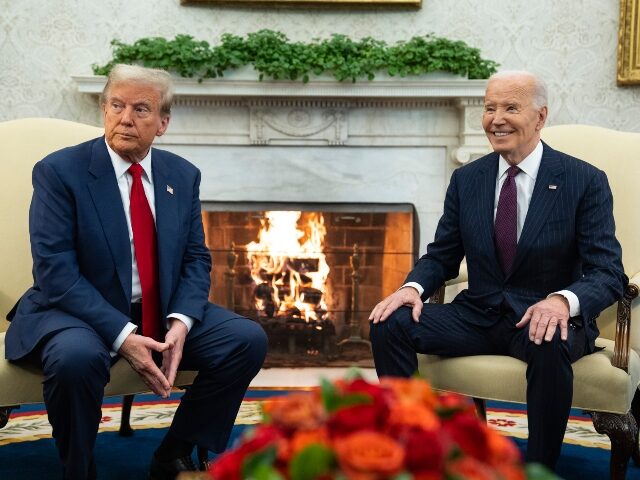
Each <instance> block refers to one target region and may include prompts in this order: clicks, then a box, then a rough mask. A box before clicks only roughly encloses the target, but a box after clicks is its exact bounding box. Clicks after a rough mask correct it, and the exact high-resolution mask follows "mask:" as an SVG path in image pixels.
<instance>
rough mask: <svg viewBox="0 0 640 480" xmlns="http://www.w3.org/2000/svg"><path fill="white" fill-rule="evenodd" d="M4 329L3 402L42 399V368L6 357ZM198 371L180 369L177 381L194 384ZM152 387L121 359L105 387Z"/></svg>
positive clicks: (0, 347) (109, 392)
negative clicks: (16, 362) (17, 362)
mask: <svg viewBox="0 0 640 480" xmlns="http://www.w3.org/2000/svg"><path fill="white" fill-rule="evenodd" d="M4 336H5V334H4V333H0V385H2V388H0V406H6V405H23V404H28V403H41V402H43V398H42V372H41V370H40V369H39V368H36V367H32V366H27V365H22V364H20V365H16V364H15V363H11V362H9V361H7V360H5V358H4ZM196 373H197V372H193V371H183V372H178V376H177V378H176V381H175V384H176V385H178V386H184V385H191V383H193V379H194V378H195V376H196ZM148 391H149V387H147V386H146V385H145V383H144V382H143V381H142V379H141V378H140V375H138V374H137V373H136V372H135V371H134V370H133V369H132V368H131V366H130V365H129V363H128V362H127V361H126V360H124V359H120V360H119V361H118V362H116V364H115V365H114V366H113V367H112V368H111V381H110V382H109V384H108V385H107V387H106V388H105V392H104V394H105V397H108V396H113V395H127V394H134V393H143V392H148Z"/></svg>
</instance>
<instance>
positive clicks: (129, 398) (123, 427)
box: [118, 395, 135, 437]
mask: <svg viewBox="0 0 640 480" xmlns="http://www.w3.org/2000/svg"><path fill="white" fill-rule="evenodd" d="M133 397H135V395H124V396H123V397H122V416H121V417H120V430H119V431H118V433H119V434H120V436H121V437H131V436H133V428H131V405H133Z"/></svg>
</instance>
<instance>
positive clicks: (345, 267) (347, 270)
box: [203, 202, 418, 366]
mask: <svg viewBox="0 0 640 480" xmlns="http://www.w3.org/2000/svg"><path fill="white" fill-rule="evenodd" d="M204 208H205V210H204V211H203V223H204V225H205V234H206V238H207V246H208V247H209V249H210V251H211V254H212V258H213V262H214V268H213V271H212V285H213V286H212V291H211V298H212V301H214V302H216V303H218V304H221V305H225V306H227V308H231V309H233V310H235V311H237V312H239V313H241V314H243V315H245V316H247V317H249V318H252V319H254V320H256V321H257V322H259V323H260V324H261V325H262V326H263V328H264V329H265V331H266V332H267V334H268V336H269V341H270V349H269V355H268V357H267V363H266V365H267V366H273V365H277V366H319V365H330V366H342V365H352V364H358V365H362V366H369V365H371V354H370V351H369V345H368V342H367V339H368V321H367V319H368V315H369V313H370V312H371V309H372V308H373V307H374V306H375V304H376V303H377V302H378V301H380V299H381V298H383V297H384V296H386V295H388V294H389V293H391V292H393V291H394V290H395V289H396V288H397V287H398V285H400V284H401V283H402V281H403V280H404V278H405V276H406V274H407V273H408V271H409V270H410V268H411V266H412V265H413V263H414V261H415V258H416V255H417V249H416V246H417V244H418V242H417V238H416V236H417V229H416V226H417V225H416V222H415V209H414V208H413V206H412V205H410V204H262V205H257V204H251V203H234V204H225V203H215V202H207V203H206V204H205V205H204Z"/></svg>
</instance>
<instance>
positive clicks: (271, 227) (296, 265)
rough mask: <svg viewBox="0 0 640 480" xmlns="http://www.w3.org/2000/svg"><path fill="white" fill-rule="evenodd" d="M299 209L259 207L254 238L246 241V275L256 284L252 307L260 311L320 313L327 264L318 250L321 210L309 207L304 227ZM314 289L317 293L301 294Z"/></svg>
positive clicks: (321, 244)
mask: <svg viewBox="0 0 640 480" xmlns="http://www.w3.org/2000/svg"><path fill="white" fill-rule="evenodd" d="M300 217H301V212H295V211H271V212H265V215H264V218H263V219H262V220H261V221H262V228H261V229H260V232H259V234H258V241H257V242H251V243H249V244H247V246H246V249H247V257H248V260H249V263H250V265H251V276H252V277H253V280H254V281H255V282H256V285H257V286H258V287H257V288H256V291H257V292H258V291H259V292H260V294H259V295H258V294H256V308H257V309H258V313H259V314H260V315H269V314H270V312H269V309H270V308H271V309H272V310H273V315H274V316H285V315H293V316H297V315H298V312H299V315H300V316H303V317H304V319H305V321H307V322H309V321H310V320H318V319H319V318H321V319H324V318H325V317H326V311H327V306H326V304H325V302H324V293H325V288H326V282H327V277H328V276H329V270H330V269H329V265H328V264H327V262H326V259H325V255H324V253H322V252H323V247H324V237H325V235H326V233H327V229H326V228H325V226H324V218H323V216H322V214H321V213H315V212H313V213H310V214H309V215H308V217H309V219H308V222H307V224H306V225H304V227H303V228H304V229H300V228H299V227H298V221H299V220H300ZM316 294H319V295H320V299H314V298H305V295H307V296H315V295H316Z"/></svg>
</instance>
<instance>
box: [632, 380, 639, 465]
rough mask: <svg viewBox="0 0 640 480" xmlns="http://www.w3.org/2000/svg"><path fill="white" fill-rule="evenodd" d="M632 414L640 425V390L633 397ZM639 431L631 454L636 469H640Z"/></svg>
mask: <svg viewBox="0 0 640 480" xmlns="http://www.w3.org/2000/svg"><path fill="white" fill-rule="evenodd" d="M631 414H632V415H633V418H634V419H635V420H636V425H640V390H636V394H635V395H634V396H633V402H631ZM638 430H640V428H639V429H637V430H636V439H635V441H634V443H633V453H632V454H631V458H633V463H634V464H635V465H636V467H640V445H638V440H639V438H638Z"/></svg>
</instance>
